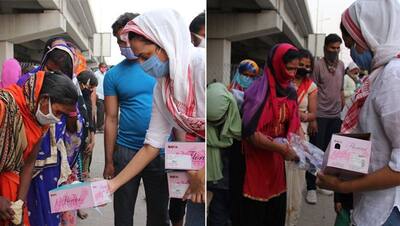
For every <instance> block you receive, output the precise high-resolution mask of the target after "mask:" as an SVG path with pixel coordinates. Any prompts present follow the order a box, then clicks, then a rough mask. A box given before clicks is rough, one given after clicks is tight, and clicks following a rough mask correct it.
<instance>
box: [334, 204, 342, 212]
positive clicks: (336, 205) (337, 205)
mask: <svg viewBox="0 0 400 226" xmlns="http://www.w3.org/2000/svg"><path fill="white" fill-rule="evenodd" d="M340 211H342V203H341V202H335V212H336V213H337V214H339V213H340Z"/></svg>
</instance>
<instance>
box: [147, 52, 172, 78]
mask: <svg viewBox="0 0 400 226" xmlns="http://www.w3.org/2000/svg"><path fill="white" fill-rule="evenodd" d="M142 68H143V70H144V71H145V72H146V73H147V74H149V75H151V76H153V77H155V78H161V77H163V76H165V75H167V74H168V73H169V62H168V61H165V62H162V61H161V60H160V59H159V58H158V57H157V55H155V54H154V55H153V56H151V57H150V58H149V59H147V60H146V61H145V62H144V63H143V64H142Z"/></svg>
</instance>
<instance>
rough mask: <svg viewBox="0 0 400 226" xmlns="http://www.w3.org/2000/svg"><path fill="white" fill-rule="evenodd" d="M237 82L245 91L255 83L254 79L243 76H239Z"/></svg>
mask: <svg viewBox="0 0 400 226" xmlns="http://www.w3.org/2000/svg"><path fill="white" fill-rule="evenodd" d="M237 82H238V83H239V85H240V86H241V87H242V88H243V89H247V88H249V87H250V85H251V84H252V83H253V82H254V78H251V77H249V76H245V75H242V74H239V75H238V77H237Z"/></svg>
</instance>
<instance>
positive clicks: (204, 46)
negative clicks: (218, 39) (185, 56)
mask: <svg viewBox="0 0 400 226" xmlns="http://www.w3.org/2000/svg"><path fill="white" fill-rule="evenodd" d="M192 34H193V35H194V36H196V37H197V38H198V39H200V40H201V41H200V44H199V45H198V46H196V47H200V48H206V40H205V38H203V37H202V36H200V35H198V34H196V33H192Z"/></svg>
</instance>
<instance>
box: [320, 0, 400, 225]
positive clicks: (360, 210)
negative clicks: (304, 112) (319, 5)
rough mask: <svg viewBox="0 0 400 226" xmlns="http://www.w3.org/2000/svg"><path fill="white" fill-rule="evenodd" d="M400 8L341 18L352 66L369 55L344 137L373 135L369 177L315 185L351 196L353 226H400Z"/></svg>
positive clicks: (379, 1) (352, 10)
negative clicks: (399, 29) (367, 64)
mask: <svg viewBox="0 0 400 226" xmlns="http://www.w3.org/2000/svg"><path fill="white" fill-rule="evenodd" d="M399 27H400V3H399V1H398V0H369V1H365V0H359V1H356V2H355V3H353V4H352V5H351V6H350V7H349V8H348V9H347V10H346V11H345V12H344V13H343V15H342V24H341V30H342V35H343V38H344V40H345V44H346V46H347V47H351V48H352V49H353V53H354V52H356V54H353V55H352V58H353V60H354V61H355V62H357V61H359V59H358V58H360V57H362V55H363V54H364V53H366V52H370V53H371V55H372V56H373V57H372V60H371V61H370V65H371V73H370V74H369V75H368V77H367V78H366V79H364V80H363V83H362V85H361V87H360V89H358V90H357V92H356V95H355V97H354V98H353V100H352V101H353V105H352V106H351V107H350V108H349V110H348V112H347V114H346V117H345V120H344V122H343V125H342V129H341V132H343V133H371V139H370V140H371V159H370V165H369V174H367V175H365V176H363V177H360V178H357V179H353V180H349V181H342V180H340V179H339V178H337V177H335V176H331V175H324V174H323V173H319V175H318V181H317V183H318V185H319V186H320V187H322V188H327V189H332V190H335V191H338V192H341V193H350V192H353V194H354V211H353V214H352V222H353V224H354V225H357V226H380V225H383V226H389V225H400V212H399V207H400V136H399V134H400V104H399V96H400V42H399V40H400V32H399V31H398V28H399Z"/></svg>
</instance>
